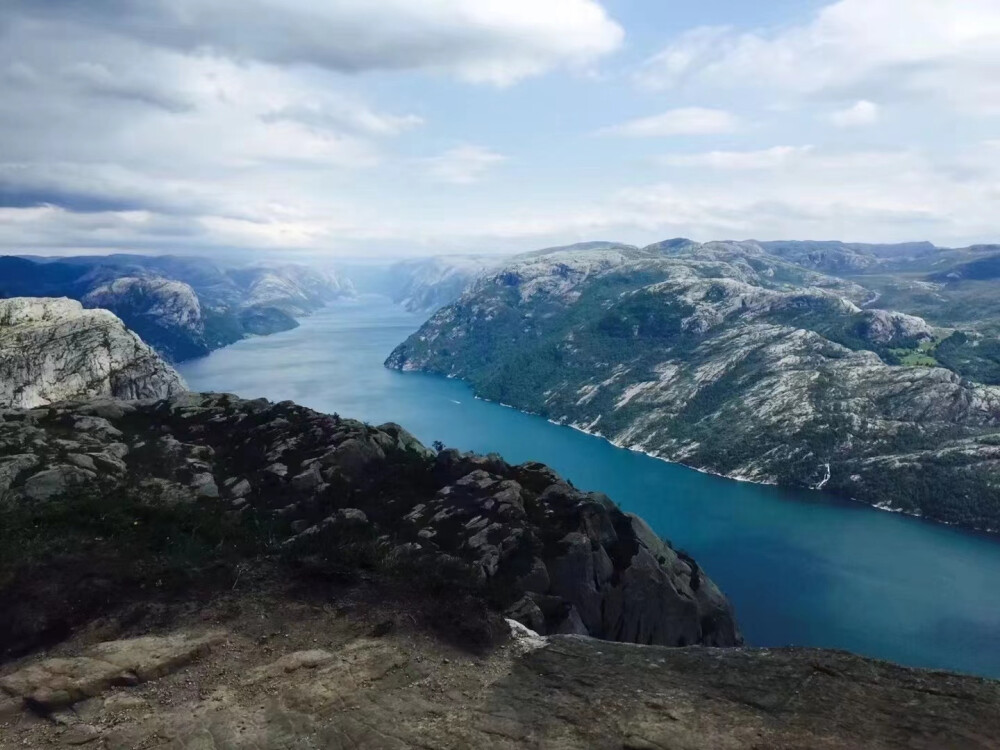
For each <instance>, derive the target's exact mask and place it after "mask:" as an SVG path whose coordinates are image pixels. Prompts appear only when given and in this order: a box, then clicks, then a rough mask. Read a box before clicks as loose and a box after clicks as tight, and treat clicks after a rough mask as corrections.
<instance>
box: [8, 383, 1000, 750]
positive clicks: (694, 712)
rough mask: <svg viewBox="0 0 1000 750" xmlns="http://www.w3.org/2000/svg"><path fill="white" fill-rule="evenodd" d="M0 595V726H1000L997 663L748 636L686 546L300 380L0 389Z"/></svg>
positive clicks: (206, 731) (582, 736) (482, 736)
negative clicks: (79, 390)
mask: <svg viewBox="0 0 1000 750" xmlns="http://www.w3.org/2000/svg"><path fill="white" fill-rule="evenodd" d="M0 611H3V612H4V617H3V618H2V619H0V747H4V748H6V747H11V748H13V747H40V746H48V745H57V746H58V745H63V746H66V745H82V746H88V747H94V748H97V747H101V748H123V749H124V748H223V747H226V748H264V747H266V748H296V749H297V748H426V747H436V748H467V747H499V748H506V747H510V748H513V747H546V748H578V747H598V748H713V749H714V748H727V747H731V748H744V747H761V748H765V747H766V748H783V747H787V748H824V747H837V748H839V747H847V748H853V747H861V746H864V747H885V748H896V747H910V748H912V747H917V748H940V747H991V746H995V744H994V741H995V739H996V738H998V737H1000V714H998V713H997V711H996V706H997V705H1000V684H998V683H994V682H991V681H988V680H982V679H977V678H971V677H959V676H954V675H948V674H944V673H934V672H922V671H919V670H909V669H903V668H899V667H894V666H891V665H887V664H882V663H878V662H873V661H870V660H865V659H861V658H858V657H853V656H850V655H847V654H842V653H833V652H822V651H811V650H753V649H745V648H741V647H739V644H740V643H741V637H740V634H739V631H738V629H737V626H736V623H735V620H734V617H733V613H732V611H731V608H730V606H729V604H728V602H727V601H726V599H725V597H724V596H723V595H722V594H721V593H720V592H719V590H718V588H717V587H716V586H715V585H714V584H713V583H712V581H711V580H710V579H709V578H708V576H707V575H706V574H705V573H704V572H703V571H702V570H701V569H700V568H699V566H698V565H697V563H696V562H695V561H694V560H692V559H691V558H689V557H688V556H686V555H685V554H684V553H682V552H678V551H675V550H673V549H672V548H671V547H670V546H669V545H668V544H666V543H665V542H663V541H661V540H660V539H658V538H657V537H656V536H655V535H654V534H653V533H652V532H651V531H650V529H649V528H648V527H647V526H646V525H645V524H644V523H643V522H642V521H641V520H640V519H638V518H636V517H634V516H631V515H629V514H626V513H623V512H621V511H620V510H619V509H617V508H616V507H615V505H614V504H613V503H612V502H611V501H610V500H608V499H607V498H606V497H603V496H601V495H596V494H592V493H586V492H582V491H580V490H577V489H575V488H574V487H572V486H571V485H570V484H569V483H567V482H566V481H564V480H562V479H561V478H560V477H558V475H556V474H555V473H554V472H552V471H551V470H550V469H548V468H547V467H545V466H542V465H540V464H524V465H520V466H511V465H509V464H507V463H505V462H504V461H503V460H502V459H501V458H499V457H497V456H485V457H484V456H477V455H473V454H459V453H458V452H456V451H452V450H442V451H440V452H434V451H430V450H428V449H426V448H425V447H424V446H422V445H421V444H420V443H419V442H418V441H416V440H415V439H414V438H413V437H412V436H410V435H409V434H408V433H407V432H406V431H405V430H403V429H402V428H401V427H399V426H397V425H393V424H386V425H382V426H379V427H373V426H371V425H366V424H363V423H361V422H356V421H353V420H349V419H343V418H341V417H339V416H337V415H323V414H318V413H316V412H313V411H311V410H309V409H305V408H303V407H300V406H297V405H295V404H292V403H289V402H285V403H280V404H273V403H269V402H267V401H264V400H256V401H247V400H242V399H239V398H236V397H234V396H229V395H223V394H194V393H191V394H181V395H177V396H173V397H171V398H168V399H162V400H152V399H150V400H145V401H133V402H124V401H116V400H110V399H103V400H101V399H98V400H90V401H79V402H65V403H60V404H54V405H48V406H45V407H42V408H36V409H30V410H23V409H22V410H18V409H6V410H2V411H0ZM595 637H596V638H595ZM613 641H617V643H616V642H613Z"/></svg>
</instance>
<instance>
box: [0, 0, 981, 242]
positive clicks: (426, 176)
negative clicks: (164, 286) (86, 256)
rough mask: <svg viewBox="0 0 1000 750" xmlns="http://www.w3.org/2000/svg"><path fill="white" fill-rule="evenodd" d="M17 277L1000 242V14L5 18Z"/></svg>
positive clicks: (865, 9)
mask: <svg viewBox="0 0 1000 750" xmlns="http://www.w3.org/2000/svg"><path fill="white" fill-rule="evenodd" d="M0 101H2V102H3V104H2V106H0V252H6V253H38V254H62V253H81V252H87V253H99V252H122V251H137V252H189V253H198V254H211V253H213V252H220V253H221V252H228V253H232V252H237V253H239V252H248V253H249V252H268V253H279V252H287V253H303V252H305V253H320V254H330V255H331V256H351V257H359V256H361V257H367V256H371V257H375V256H388V255H393V256H395V255H407V254H443V253H459V252H460V253H480V252H482V253H496V252H509V251H516V250H530V249H534V248H538V247H544V246H549V245H557V244H569V243H572V242H577V241H581V240H598V239H601V240H619V241H624V242H631V243H635V244H640V245H642V244H647V243H651V242H655V241H658V240H662V239H665V238H668V237H677V236H684V237H690V238H692V239H696V240H701V241H707V240H712V239H748V238H755V239H761V240H770V239H841V240H848V241H866V242H897V241H913V240H931V241H933V242H935V243H937V244H940V245H944V246H961V245H968V244H972V243H979V242H997V241H1000V2H998V0H838V1H836V2H830V1H829V0H827V1H825V2H824V1H822V0H769V2H767V3H751V2H746V0H702V1H701V2H698V3H692V2H690V0H685V1H683V2H682V1H681V0H603V1H598V0H503V2H500V1H499V0H86V1H85V2H83V1H81V0H0Z"/></svg>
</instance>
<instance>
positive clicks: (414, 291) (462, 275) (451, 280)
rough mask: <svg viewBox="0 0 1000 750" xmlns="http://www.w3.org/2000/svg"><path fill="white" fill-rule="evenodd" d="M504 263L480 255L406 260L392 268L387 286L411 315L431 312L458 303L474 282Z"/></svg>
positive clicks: (392, 295)
mask: <svg viewBox="0 0 1000 750" xmlns="http://www.w3.org/2000/svg"><path fill="white" fill-rule="evenodd" d="M502 263H503V261H502V260H501V259H499V258H496V257H490V256H481V255H468V256H462V255H441V256H436V257H432V258H416V259H414V260H403V261H399V262H398V263H395V264H393V266H392V267H391V268H390V269H389V273H388V279H387V281H386V285H387V288H388V291H389V296H390V297H391V298H392V301H393V302H395V303H396V304H398V305H402V306H403V307H404V308H405V309H407V310H409V311H410V312H423V313H432V312H434V311H435V310H438V309H440V308H442V307H444V306H445V305H449V304H451V303H452V302H454V301H455V300H457V299H458V298H459V297H460V296H462V292H464V291H465V290H466V288H468V287H469V286H470V285H471V284H472V282H474V281H475V280H476V279H477V278H479V277H480V276H482V275H483V274H484V273H486V272H488V271H489V270H491V269H495V268H496V267H498V266H499V265H501V264H502Z"/></svg>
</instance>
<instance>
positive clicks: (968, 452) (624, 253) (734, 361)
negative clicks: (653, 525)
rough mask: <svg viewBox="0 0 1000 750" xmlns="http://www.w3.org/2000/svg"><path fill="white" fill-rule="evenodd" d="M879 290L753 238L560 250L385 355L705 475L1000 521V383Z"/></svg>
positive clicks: (496, 278) (523, 265)
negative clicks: (943, 357)
mask: <svg viewBox="0 0 1000 750" xmlns="http://www.w3.org/2000/svg"><path fill="white" fill-rule="evenodd" d="M872 298H873V295H872V293H871V292H870V291H869V290H868V289H866V288H864V287H861V286H860V285H859V284H858V283H857V282H856V281H854V280H852V279H845V278H835V277H832V276H827V275H823V274H820V273H817V272H815V271H813V270H811V269H809V268H804V267H802V266H798V265H795V264H793V263H790V262H788V261H785V260H783V259H781V258H778V257H775V256H773V255H771V254H769V253H768V252H766V250H765V248H764V247H762V246H761V245H760V244H758V243H753V242H743V243H708V244H706V245H698V244H696V243H691V242H688V241H676V242H671V243H662V244H661V245H657V246H652V247H650V248H644V249H639V248H634V247H630V246H627V245H604V246H601V247H598V248H590V247H582V248H581V247H575V248H568V249H560V250H557V251H554V252H541V253H535V254H529V255H525V256H521V257H519V258H517V259H515V260H514V261H512V262H511V263H509V264H508V265H507V266H506V267H504V268H503V269H501V270H500V271H498V272H496V273H493V274H491V275H488V276H486V277H484V278H483V279H481V280H480V281H479V282H477V284H476V285H475V286H474V287H473V288H472V289H470V290H469V291H468V292H467V293H466V294H465V295H463V297H462V298H461V299H460V300H458V301H457V302H455V303H454V304H452V305H450V306H448V307H446V308H444V309H442V310H440V311H439V312H438V313H437V314H435V315H434V316H433V317H432V318H431V319H430V320H429V321H428V322H427V323H426V324H425V325H424V326H423V327H422V328H421V329H420V330H419V331H418V332H417V333H415V334H413V335H412V336H411V337H410V338H409V339H408V340H407V341H406V342H404V343H403V344H401V345H400V346H399V347H398V348H397V349H396V350H395V351H394V352H393V353H392V354H391V355H390V357H389V358H388V360H387V362H386V364H387V366H389V367H393V368H397V369H402V370H422V371H427V372H434V373H440V374H443V375H447V376H449V377H458V378H462V379H464V380H467V381H469V382H470V383H471V384H472V385H473V386H474V387H475V389H476V391H477V393H478V394H479V395H481V396H483V397H485V398H489V399H492V400H495V401H499V402H502V403H505V404H509V405H512V406H515V407H517V408H520V409H523V410H526V411H530V412H533V413H538V414H541V415H543V416H545V417H547V418H549V419H552V420H554V421H557V422H560V423H564V424H571V425H573V426H575V427H577V428H580V429H583V430H585V431H588V432H591V433H595V434H598V435H601V436H604V437H607V438H608V439H609V440H611V441H612V442H614V443H615V444H617V445H621V446H625V447H629V448H634V449H638V450H642V451H644V452H646V453H649V454H651V455H654V456H658V457H661V458H665V459H669V460H673V461H677V462H680V463H684V464H687V465H689V466H693V467H696V468H699V469H703V470H708V471H711V472H714V473H719V474H724V475H727V476H731V477H737V478H741V479H749V480H752V481H757V482H765V483H774V484H782V485H791V486H798V487H808V488H815V489H824V490H826V491H831V492H836V493H838V494H841V495H843V496H847V497H851V498H855V499H858V500H862V501H865V502H868V503H871V504H873V505H877V506H878V507H883V508H891V509H894V510H902V511H904V512H907V513H912V514H915V515H922V516H925V517H927V518H930V519H933V520H939V521H945V522H948V523H959V524H963V525H967V526H971V527H975V528H979V529H993V530H998V529H1000V468H998V467H1000V388H998V387H995V386H989V385H983V384H981V383H977V382H973V381H971V380H967V379H965V378H963V377H962V376H961V375H959V374H958V373H957V372H955V371H953V370H949V369H946V368H944V367H937V366H923V365H924V364H928V363H929V364H930V365H934V364H935V360H933V359H932V358H930V357H929V355H928V354H927V352H928V351H929V348H930V347H931V346H932V345H934V342H935V340H936V339H935V337H936V331H935V329H934V328H933V327H932V326H930V325H929V324H928V323H926V322H925V321H924V320H922V319H921V318H918V317H916V316H913V315H908V314H903V313H898V312H893V311H886V310H878V309H868V308H866V307H864V305H865V304H867V303H870V302H871V300H872ZM966 348H970V347H966ZM987 348H988V347H986V346H985V345H984V346H982V347H981V350H982V351H986V349H987ZM914 363H915V364H914ZM918 365H920V366H918Z"/></svg>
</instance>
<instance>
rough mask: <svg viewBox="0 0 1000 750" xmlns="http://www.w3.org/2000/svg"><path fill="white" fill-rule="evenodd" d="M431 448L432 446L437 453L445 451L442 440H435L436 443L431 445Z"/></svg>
mask: <svg viewBox="0 0 1000 750" xmlns="http://www.w3.org/2000/svg"><path fill="white" fill-rule="evenodd" d="M431 446H432V447H433V448H434V450H436V451H437V452H438V453H440V452H441V451H443V450H444V443H442V442H441V441H440V440H435V441H434V442H433V443H431Z"/></svg>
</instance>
